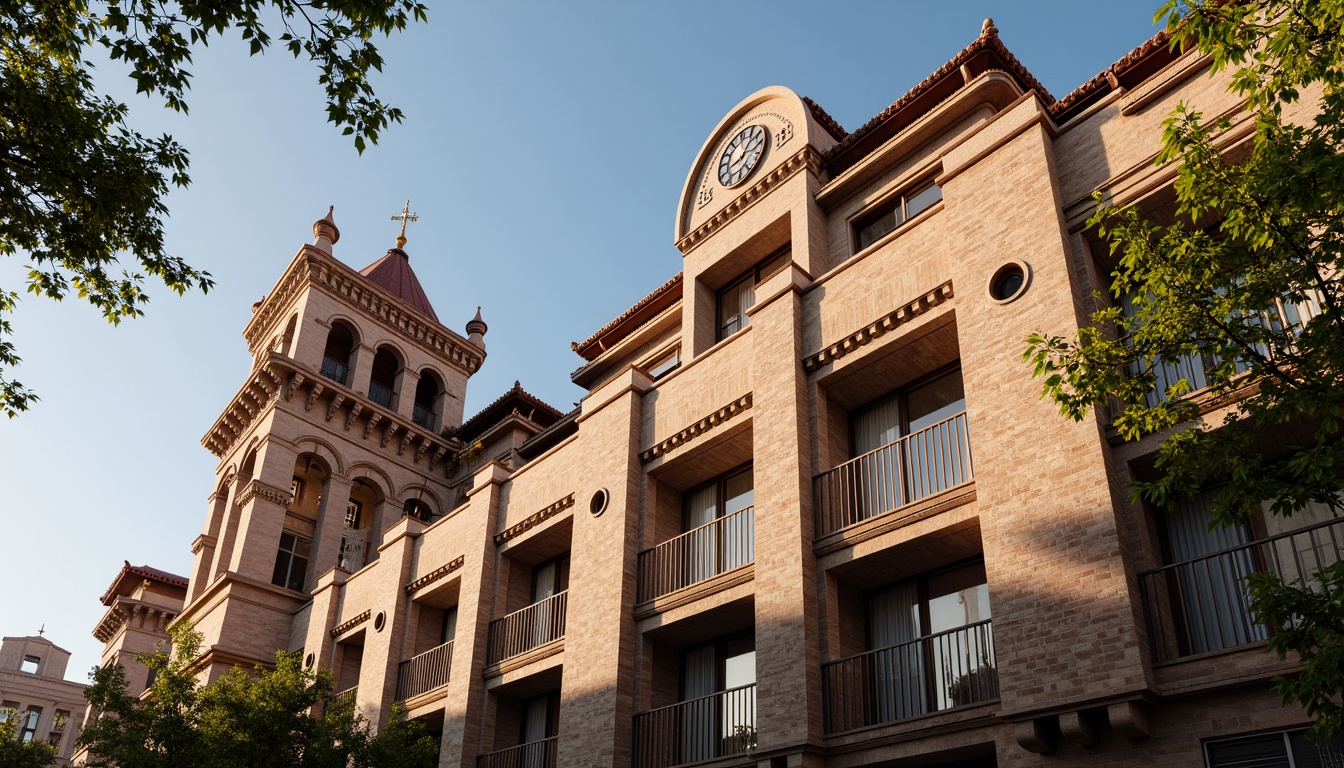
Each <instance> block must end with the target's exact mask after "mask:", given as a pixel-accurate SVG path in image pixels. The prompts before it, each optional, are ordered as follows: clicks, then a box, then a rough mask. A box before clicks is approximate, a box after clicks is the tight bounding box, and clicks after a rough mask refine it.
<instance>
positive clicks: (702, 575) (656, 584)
mask: <svg viewBox="0 0 1344 768" xmlns="http://www.w3.org/2000/svg"><path fill="white" fill-rule="evenodd" d="M754 514H755V513H754V511H753V507H747V508H746V509H742V510H738V511H737V512H734V513H732V514H731V515H724V516H723V517H720V518H719V519H717V520H713V521H711V522H708V523H706V524H704V525H702V526H700V527H699V528H694V529H692V530H689V531H687V532H686V533H683V534H681V535H680V536H677V537H676V538H673V539H668V540H667V541H665V542H663V543H662V544H659V545H658V546H656V547H654V548H653V549H646V550H644V551H643V552H640V553H639V559H638V567H639V589H638V597H637V599H638V600H639V602H644V601H646V600H652V599H654V598H655V597H660V596H662V595H666V594H668V593H669V592H675V591H676V590H678V589H681V588H682V587H687V586H690V585H691V584H695V583H696V582H700V581H704V580H705V579H709V578H713V577H714V576H717V575H719V574H720V573H725V572H727V571H731V570H733V569H734V568H737V567H739V566H743V565H746V564H748V563H751V562H754V561H755V559H756V547H755V531H754V526H755V519H754Z"/></svg>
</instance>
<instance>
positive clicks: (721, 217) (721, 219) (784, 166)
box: [677, 145, 821, 253]
mask: <svg viewBox="0 0 1344 768" xmlns="http://www.w3.org/2000/svg"><path fill="white" fill-rule="evenodd" d="M804 168H806V169H807V170H809V171H811V172H812V173H813V174H817V173H820V172H821V154H820V153H818V152H817V150H815V149H813V148H812V146H811V145H808V146H804V147H803V148H802V149H800V150H798V153H797V154H795V155H793V156H791V157H789V158H788V159H787V160H785V161H784V162H782V163H780V164H779V165H778V166H776V167H775V169H774V170H772V171H770V172H769V173H767V174H766V175H765V176H764V177H763V178H762V179H761V180H760V181H758V182H756V183H755V184H753V185H752V186H750V187H748V188H747V189H746V190H744V191H743V192H742V193H741V194H739V195H738V196H737V198H735V199H734V200H733V201H732V202H730V203H728V204H727V205H725V206H724V207H723V210H721V211H719V212H718V213H716V214H714V216H713V217H712V218H711V219H710V220H709V221H706V222H705V223H704V224H701V225H700V226H699V227H697V228H696V229H695V230H694V231H692V232H689V233H688V234H687V235H686V236H685V237H683V238H681V239H680V240H678V241H677V250H679V251H681V252H682V253H686V252H687V251H689V250H690V249H691V248H694V247H695V246H696V245H697V244H699V243H700V242H701V241H702V240H704V239H705V238H707V237H709V236H710V235H712V234H714V233H715V232H717V231H719V230H720V229H722V228H723V226H724V225H725V224H727V223H728V222H730V221H732V220H733V219H735V218H737V217H738V216H739V215H740V214H741V213H742V212H743V211H745V210H747V209H748V208H750V207H751V205H752V204H753V203H755V202H756V201H757V200H759V199H761V198H762V197H764V196H765V193H767V192H769V191H770V190H772V189H774V188H775V187H777V186H779V185H780V184H782V183H783V182H785V181H787V180H788V179H789V178H790V177H792V176H793V175H794V174H795V173H798V172H799V171H801V170H803V169H804Z"/></svg>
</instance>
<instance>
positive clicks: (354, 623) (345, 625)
mask: <svg viewBox="0 0 1344 768" xmlns="http://www.w3.org/2000/svg"><path fill="white" fill-rule="evenodd" d="M371 615H372V613H371V612H370V611H367V610H366V611H364V612H363V613H361V614H359V615H358V616H356V617H355V618H353V619H351V620H349V621H346V622H342V623H340V624H337V625H336V626H335V627H334V628H333V629H332V630H331V632H330V633H329V634H330V635H331V636H332V637H338V636H340V635H343V634H345V633H346V632H349V631H350V630H352V629H354V628H355V627H358V626H359V625H360V624H363V623H364V622H366V621H368V620H369V616H371Z"/></svg>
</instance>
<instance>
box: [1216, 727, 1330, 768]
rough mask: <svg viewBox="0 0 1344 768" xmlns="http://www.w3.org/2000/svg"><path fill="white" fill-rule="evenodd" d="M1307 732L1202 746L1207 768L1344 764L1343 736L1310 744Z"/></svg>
mask: <svg viewBox="0 0 1344 768" xmlns="http://www.w3.org/2000/svg"><path fill="white" fill-rule="evenodd" d="M1305 733H1306V730H1305V729H1303V730H1295V731H1278V732H1275V733H1261V734H1256V735H1255V736H1241V737H1238V738H1235V739H1221V740H1218V741H1207V742H1205V743H1204V763H1205V765H1207V766H1208V768H1306V766H1331V765H1340V764H1341V763H1344V737H1341V736H1336V737H1335V738H1334V739H1333V740H1332V741H1330V742H1328V743H1325V744H1312V743H1311V742H1309V741H1307V739H1306V737H1305V736H1304V734H1305Z"/></svg>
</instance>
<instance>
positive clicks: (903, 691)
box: [821, 619, 999, 733]
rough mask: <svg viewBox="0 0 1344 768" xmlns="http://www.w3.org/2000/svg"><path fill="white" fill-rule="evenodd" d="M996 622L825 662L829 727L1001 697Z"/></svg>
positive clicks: (846, 728) (905, 716) (885, 720)
mask: <svg viewBox="0 0 1344 768" xmlns="http://www.w3.org/2000/svg"><path fill="white" fill-rule="evenodd" d="M990 624H991V620H989V619H986V620H984V621H980V622H976V623H974V624H968V625H966V626H964V627H958V628H957V629H952V630H948V631H946V632H939V633H936V634H932V635H927V636H925V637H921V638H917V639H915V640H910V641H909V642H905V643H899V644H897V645H893V646H891V647H889V648H881V649H878V650H876V651H868V652H867V653H861V654H859V655H857V656H850V657H849V658H847V659H841V660H839V661H833V662H831V663H829V664H824V665H822V667H821V680H822V686H823V697H824V698H823V700H824V701H825V702H826V732H827V733H842V732H844V731H852V730H854V729H856V728H866V727H868V726H873V725H881V724H883V723H894V722H898V721H900V720H906V719H908V718H911V717H916V716H919V715H923V714H927V713H930V712H939V711H942V710H945V709H953V708H955V707H964V706H969V705H972V704H982V703H984V702H987V701H993V700H995V699H997V698H999V675H998V671H997V669H996V668H995V661H994V632H993V630H992V628H991V626H990Z"/></svg>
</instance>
